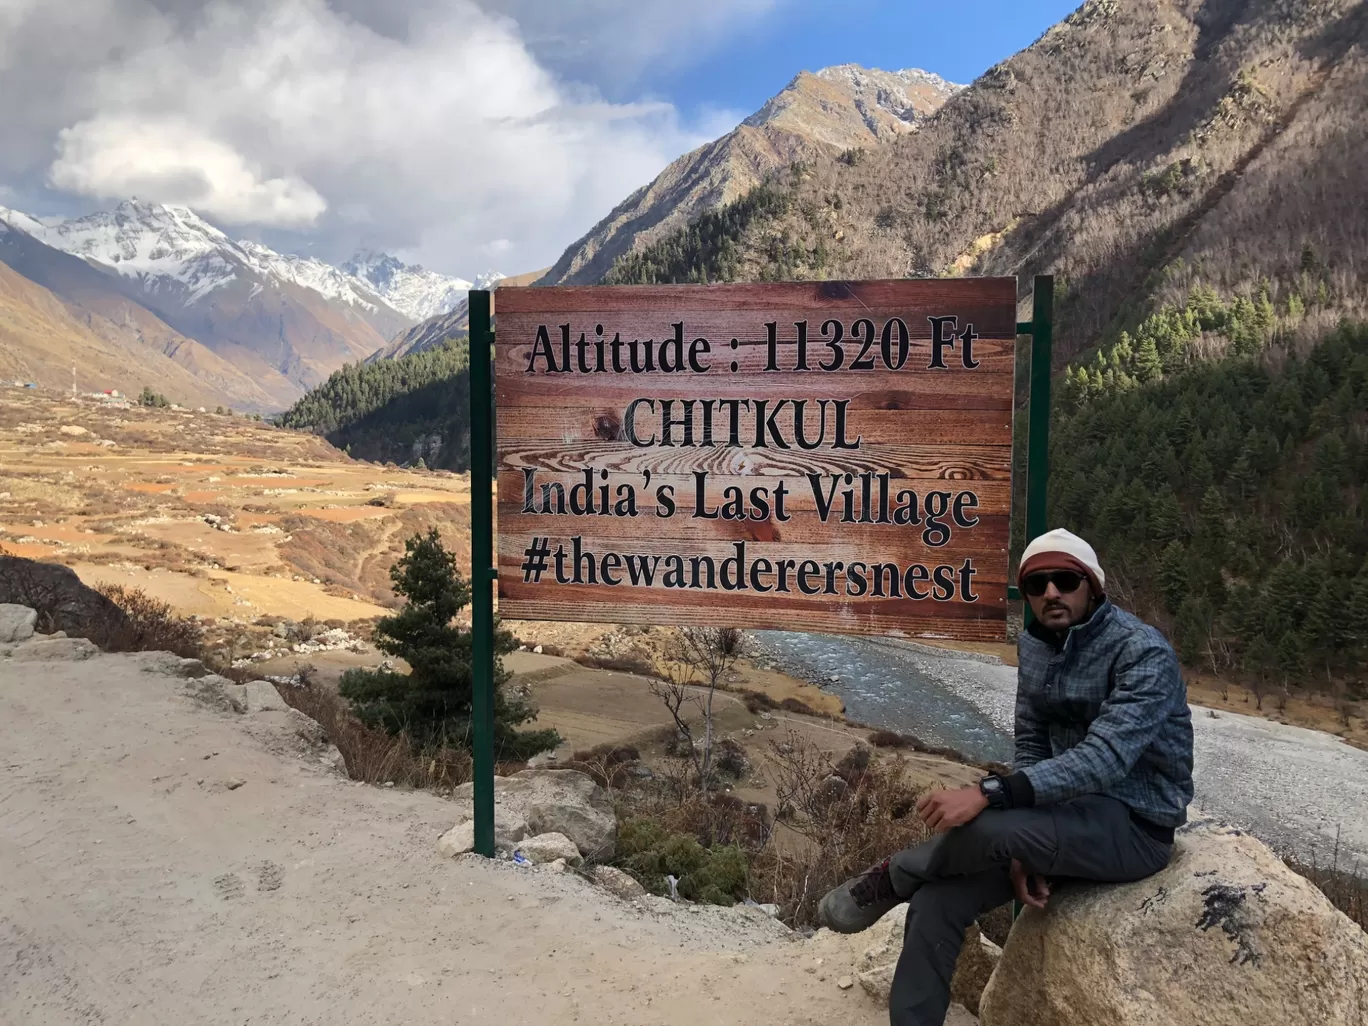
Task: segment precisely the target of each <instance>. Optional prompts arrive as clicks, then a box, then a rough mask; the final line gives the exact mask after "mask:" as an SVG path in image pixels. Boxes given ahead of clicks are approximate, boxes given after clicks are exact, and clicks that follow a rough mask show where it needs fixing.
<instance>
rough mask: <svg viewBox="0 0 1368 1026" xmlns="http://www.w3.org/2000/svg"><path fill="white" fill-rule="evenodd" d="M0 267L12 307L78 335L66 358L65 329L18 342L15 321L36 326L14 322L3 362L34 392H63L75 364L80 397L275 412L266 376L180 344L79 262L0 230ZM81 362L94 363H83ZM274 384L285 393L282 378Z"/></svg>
mask: <svg viewBox="0 0 1368 1026" xmlns="http://www.w3.org/2000/svg"><path fill="white" fill-rule="evenodd" d="M0 264H3V265H5V269H6V270H7V271H9V272H11V282H10V286H11V287H10V294H11V296H10V301H11V302H12V303H18V302H20V299H19V296H20V295H21V294H22V295H23V296H27V297H29V300H28V301H29V302H32V303H36V304H37V307H39V308H41V309H42V310H44V311H46V312H47V314H48V315H50V314H52V313H53V312H54V311H56V310H57V309H58V307H60V308H61V309H62V311H63V314H62V315H61V316H60V317H59V318H58V320H59V321H62V322H63V323H67V322H69V323H70V324H77V325H79V326H80V327H81V329H82V331H81V332H80V334H81V336H82V338H83V340H84V341H83V342H82V344H81V346H78V347H77V348H76V350H75V351H72V352H66V351H65V348H66V347H64V345H63V339H64V338H69V337H70V336H71V331H70V329H69V326H68V328H64V329H59V330H56V331H37V332H36V333H34V332H33V331H32V330H29V331H28V332H26V333H24V334H23V336H22V337H21V334H20V332H19V329H18V324H19V321H20V320H21V319H24V320H28V321H29V322H30V329H32V325H33V323H36V322H33V320H32V314H30V315H27V316H26V317H25V318H20V316H19V315H18V313H17V312H16V313H15V314H14V318H13V320H12V324H14V325H15V327H14V328H13V330H12V331H11V333H10V334H9V336H8V337H7V338H4V339H0V341H2V342H3V344H4V345H5V347H6V348H7V349H9V350H10V354H9V355H10V360H9V362H10V363H11V364H13V365H14V366H16V367H20V366H22V367H28V368H30V369H31V373H30V375H29V377H30V378H32V379H33V380H35V381H38V382H39V383H40V384H45V385H51V386H53V387H59V388H60V387H69V386H70V384H71V365H72V363H73V362H74V363H76V364H77V366H78V371H81V372H82V375H80V376H78V377H79V380H78V385H79V386H80V387H83V388H85V389H91V390H94V389H107V388H117V389H119V390H120V391H125V392H135V393H136V392H137V391H138V390H139V389H141V387H142V386H143V385H149V386H152V387H154V388H155V389H156V390H158V391H164V392H166V393H167V397H168V398H169V399H170V400H171V401H173V402H180V403H183V404H187V405H200V404H207V405H214V406H217V405H219V404H227V405H231V406H236V407H238V408H241V409H248V410H256V411H261V412H265V411H267V410H272V409H275V408H277V407H278V405H279V402H280V395H277V394H276V393H275V392H273V391H272V390H271V383H272V382H271V379H270V376H269V375H249V374H247V373H244V372H243V371H241V370H239V369H238V368H236V367H234V366H233V365H232V364H230V363H228V362H227V361H225V360H223V359H221V358H220V357H218V356H216V355H215V354H214V353H213V352H211V351H210V350H209V349H207V348H205V347H204V346H202V345H200V344H199V343H198V342H196V341H194V340H193V339H189V338H186V337H185V336H184V335H182V334H180V333H179V332H178V331H175V330H174V329H173V328H171V327H170V326H169V325H167V324H166V323H165V322H164V321H162V320H161V319H160V318H158V317H157V316H156V315H155V314H153V313H152V312H151V311H150V310H148V309H147V307H146V306H144V305H141V304H140V303H138V302H137V301H136V300H135V299H134V298H132V297H130V296H128V295H126V294H125V291H124V286H123V283H121V282H120V281H119V280H118V279H116V278H115V277H113V276H111V275H109V274H107V273H105V272H103V271H100V270H98V269H96V268H95V267H92V266H91V265H90V264H88V263H86V262H85V261H84V260H82V259H80V258H79V257H75V256H72V255H70V254H68V253H63V252H61V251H60V250H57V249H53V248H52V247H51V246H48V245H46V244H45V243H43V242H41V241H40V240H38V239H35V238H33V237H32V236H31V235H29V234H27V233H26V232H24V231H21V230H19V229H17V228H14V227H12V226H10V225H7V224H5V223H3V222H0ZM15 278H18V279H20V281H23V282H24V284H19V282H16V281H15V280H14V279H15ZM53 303H56V306H54V305H53ZM86 336H93V338H94V339H95V340H96V342H94V343H92V342H91V340H90V339H89V338H86ZM92 345H93V346H94V349H91V346H92ZM87 350H89V352H87ZM86 359H90V360H92V361H93V362H89V363H86V362H85V360H86ZM168 363H169V364H172V365H174V366H168ZM59 372H61V373H59ZM277 377H279V376H278V375H277ZM281 383H282V384H284V385H286V387H287V389H288V387H289V383H288V382H285V381H284V379H283V378H282V379H281ZM281 394H282V395H283V394H288V392H285V393H281Z"/></svg>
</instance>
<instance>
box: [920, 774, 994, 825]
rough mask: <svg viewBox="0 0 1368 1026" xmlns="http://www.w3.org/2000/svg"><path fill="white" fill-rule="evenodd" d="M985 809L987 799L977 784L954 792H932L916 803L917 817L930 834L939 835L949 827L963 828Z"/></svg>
mask: <svg viewBox="0 0 1368 1026" xmlns="http://www.w3.org/2000/svg"><path fill="white" fill-rule="evenodd" d="M986 808H988V799H987V798H985V797H983V792H982V791H980V790H979V789H978V785H977V784H970V785H969V786H968V787H960V788H957V789H955V790H954V791H932V792H931V793H930V794H927V795H923V796H922V799H921V801H919V802H917V815H918V816H920V817H921V821H922V822H923V823H925V824H926V825H927V826H928V827H930V828H931V832H932V833H936V834H940V833H944V832H945V831H947V830H949V829H950V828H951V827H957V826H963V825H964V824H965V823H968V822H969V821H970V820H971V819H973V818H974V817H975V816H977V815H978V814H979V813H980V812H982V811H983V810H984V809H986Z"/></svg>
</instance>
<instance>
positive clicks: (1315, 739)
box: [759, 632, 1368, 872]
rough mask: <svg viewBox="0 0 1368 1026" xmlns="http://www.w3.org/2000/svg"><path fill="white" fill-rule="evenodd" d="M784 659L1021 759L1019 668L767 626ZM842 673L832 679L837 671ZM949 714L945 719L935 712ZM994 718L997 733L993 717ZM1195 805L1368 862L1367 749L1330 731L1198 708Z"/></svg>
mask: <svg viewBox="0 0 1368 1026" xmlns="http://www.w3.org/2000/svg"><path fill="white" fill-rule="evenodd" d="M759 640H760V643H761V645H762V647H763V648H764V649H765V650H766V651H767V652H769V653H770V657H771V658H772V659H773V661H774V662H775V663H776V664H777V665H780V666H782V667H784V668H785V669H788V670H789V671H790V672H792V673H795V674H796V675H798V676H802V677H805V678H806V679H809V680H812V681H814V682H815V683H818V684H820V685H821V686H822V687H823V688H826V689H828V690H831V691H834V692H835V693H837V694H839V695H840V696H841V697H842V698H843V699H844V700H845V702H846V707H847V713H848V715H849V716H850V717H851V718H852V719H855V720H858V721H860V722H863V723H868V724H870V725H871V726H881V727H889V728H891V729H895V730H901V731H907V732H909V733H913V734H916V735H918V736H919V737H922V738H924V739H926V740H928V741H933V742H938V743H942V744H950V745H954V746H955V747H958V748H960V749H961V750H962V751H964V752H965V753H966V754H969V755H973V756H977V757H979V758H988V759H1000V760H1002V761H1010V758H1011V734H1012V717H1013V703H1014V700H1015V696H1016V669H1015V668H1014V667H1011V666H1003V665H1001V664H997V665H994V664H989V663H985V662H981V661H978V660H969V659H960V658H956V657H954V656H941V655H932V654H930V653H929V651H928V650H926V649H913V648H911V647H909V646H907V645H906V644H903V643H901V642H897V641H886V640H882V639H878V640H872V639H862V638H849V637H840V638H836V637H828V636H823V635H813V634H807V635H799V634H781V633H775V632H766V633H764V634H761V635H759ZM833 677H834V678H836V679H834V680H833V679H832V678H833ZM933 717H938V718H933ZM985 722H986V723H988V724H991V728H992V730H991V732H987V731H985V730H984V729H983V727H982V724H984V723H985ZM1192 725H1193V734H1194V741H1193V747H1194V752H1193V759H1194V768H1193V778H1194V783H1195V785H1196V792H1197V794H1196V798H1195V800H1194V803H1193V804H1194V806H1195V810H1200V811H1202V812H1206V813H1208V814H1210V815H1213V816H1216V817H1219V818H1220V819H1223V820H1226V821H1227V822H1230V823H1232V824H1235V825H1238V826H1242V827H1245V828H1247V829H1248V830H1249V831H1250V832H1251V833H1253V834H1254V835H1255V836H1256V837H1258V838H1260V839H1261V840H1263V841H1264V842H1265V843H1266V844H1268V845H1269V846H1270V847H1272V848H1273V849H1274V850H1275V851H1278V852H1279V853H1280V854H1284V855H1290V854H1295V855H1297V856H1299V857H1301V858H1309V857H1310V856H1311V855H1312V854H1313V853H1314V855H1315V857H1316V859H1317V861H1318V862H1319V863H1320V864H1325V863H1326V862H1327V860H1328V859H1329V858H1330V857H1331V855H1332V852H1333V851H1334V848H1335V846H1336V844H1337V843H1338V845H1339V851H1340V856H1339V862H1340V866H1341V867H1342V868H1352V866H1353V864H1354V862H1355V861H1356V860H1357V863H1358V867H1359V871H1360V872H1363V871H1365V870H1368V752H1365V751H1362V750H1361V749H1358V748H1355V747H1353V746H1352V745H1348V744H1345V743H1344V742H1343V741H1342V740H1340V739H1339V738H1337V737H1334V736H1333V735H1331V734H1325V733H1322V732H1321V731H1316V730H1307V729H1305V728H1302V727H1292V726H1287V725H1284V724H1281V723H1274V722H1272V721H1270V720H1265V719H1262V718H1260V717H1253V716H1243V715H1240V714H1238V713H1228V712H1220V713H1218V712H1216V711H1214V710H1210V709H1207V708H1205V707H1202V706H1192Z"/></svg>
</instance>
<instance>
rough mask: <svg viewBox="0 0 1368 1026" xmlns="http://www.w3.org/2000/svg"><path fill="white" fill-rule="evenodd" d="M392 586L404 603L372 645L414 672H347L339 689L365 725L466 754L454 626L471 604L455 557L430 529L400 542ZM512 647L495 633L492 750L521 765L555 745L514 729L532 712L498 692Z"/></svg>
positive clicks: (465, 641)
mask: <svg viewBox="0 0 1368 1026" xmlns="http://www.w3.org/2000/svg"><path fill="white" fill-rule="evenodd" d="M390 579H391V580H392V581H393V582H394V590H395V591H396V592H398V593H399V594H400V595H402V596H404V597H405V598H406V599H407V600H408V601H407V602H406V603H405V605H404V608H403V609H401V610H400V611H399V612H397V613H395V614H394V615H393V616H387V617H385V618H383V619H382V620H380V621H379V622H378V623H377V624H376V625H375V631H374V636H375V646H376V648H378V649H380V650H381V651H382V652H385V653H387V654H389V655H394V656H399V657H400V658H402V659H403V660H404V661H405V662H406V663H408V665H409V666H410V667H411V670H410V672H409V673H406V674H404V673H396V672H394V671H392V670H361V669H352V670H348V671H347V672H346V673H344V674H343V675H342V681H341V684H340V686H339V689H338V690H339V691H340V693H341V694H342V696H343V697H344V698H346V699H348V700H349V701H350V702H351V703H352V707H353V708H354V709H355V711H356V714H357V715H358V716H359V717H360V718H361V719H362V721H364V722H365V723H367V724H370V725H372V726H382V727H384V728H385V729H386V730H388V731H389V732H390V733H393V734H397V733H400V732H401V731H407V732H408V733H409V734H410V735H411V736H412V737H413V738H414V740H416V741H417V742H418V743H420V744H424V745H442V746H450V747H456V748H467V749H468V748H469V747H470V746H471V742H472V738H471V715H472V671H471V634H470V631H468V630H466V629H465V628H462V627H460V626H458V625H457V624H456V623H455V622H454V620H455V618H456V614H457V613H459V612H460V611H461V609H463V608H464V607H465V606H466V604H467V603H468V602H469V601H470V588H469V586H468V585H467V583H466V580H465V578H464V577H463V576H462V575H461V572H460V571H459V570H458V569H457V568H456V557H455V556H454V555H452V554H451V553H449V552H447V551H446V549H445V548H443V546H442V540H441V538H440V536H439V535H438V534H437V529H436V528H432V529H431V530H429V531H428V533H427V534H426V535H420V534H416V535H414V536H413V537H411V538H409V539H408V540H407V541H406V542H405V543H404V555H403V556H402V557H401V558H400V559H399V561H398V562H397V563H395V564H394V566H393V567H391V568H390ZM513 647H514V645H513V638H512V636H511V635H510V634H508V632H506V631H502V630H498V631H496V632H495V638H494V650H495V653H496V654H495V681H494V685H495V690H494V743H495V748H496V753H497V755H498V757H499V758H503V759H508V760H515V759H526V758H528V757H529V756H531V755H534V754H536V753H537V752H540V751H545V750H546V749H548V748H554V747H555V746H556V745H557V744H559V743H560V738H559V737H558V736H557V734H556V732H555V731H554V730H538V731H518V730H516V729H515V728H516V727H517V725H518V724H520V723H525V722H526V721H527V720H530V719H531V718H532V717H533V716H535V715H536V711H535V710H534V709H533V708H532V707H531V706H530V705H528V704H527V703H526V702H525V701H523V700H521V699H517V698H513V697H512V696H509V695H507V694H506V693H505V692H504V689H503V687H502V685H503V683H504V682H505V681H506V680H507V679H508V673H507V672H506V671H505V670H504V669H503V666H502V663H501V661H500V660H499V659H498V656H499V654H502V653H505V652H510V651H512V649H513Z"/></svg>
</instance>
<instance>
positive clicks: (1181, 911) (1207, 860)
mask: <svg viewBox="0 0 1368 1026" xmlns="http://www.w3.org/2000/svg"><path fill="white" fill-rule="evenodd" d="M980 1014H981V1016H982V1020H983V1026H1054V1024H1056V1023H1061V1022H1067V1023H1070V1024H1071V1026H1094V1024H1096V1026H1102V1024H1106V1026H1139V1024H1141V1023H1144V1024H1146V1026H1152V1024H1155V1023H1163V1024H1165V1026H1199V1024H1200V1026H1284V1024H1287V1023H1307V1024H1310V1023H1316V1024H1318V1026H1351V1024H1352V1026H1357V1024H1361V1023H1364V1022H1368V935H1365V934H1364V932H1363V931H1362V930H1360V929H1359V927H1358V926H1356V925H1355V924H1354V923H1353V922H1352V921H1351V920H1350V919H1349V918H1348V917H1347V916H1345V915H1344V914H1343V913H1342V912H1340V911H1339V910H1338V909H1336V908H1335V907H1334V906H1333V905H1331V904H1330V902H1329V900H1327V899H1326V897H1325V895H1323V894H1322V893H1321V892H1320V891H1319V890H1318V889H1317V888H1316V887H1315V886H1313V885H1312V884H1311V883H1310V882H1309V881H1307V880H1305V879H1303V878H1302V877H1300V876H1298V875H1297V874H1296V873H1293V872H1292V871H1291V870H1290V869H1288V868H1287V867H1286V866H1284V865H1283V863H1282V861H1281V860H1280V859H1279V858H1278V857H1277V856H1276V855H1274V854H1273V852H1271V851H1269V850H1268V848H1266V847H1265V846H1264V845H1263V844H1261V843H1260V842H1259V841H1257V840H1255V839H1254V838H1252V837H1250V836H1249V835H1248V834H1245V833H1244V832H1242V831H1240V830H1238V829H1234V828H1232V827H1228V826H1224V825H1222V824H1218V823H1214V822H1212V821H1210V820H1203V821H1199V822H1197V823H1193V824H1190V825H1189V826H1187V827H1185V828H1183V829H1182V830H1180V831H1179V833H1178V836H1177V840H1176V843H1175V845H1174V853H1173V858H1172V860H1171V861H1170V863H1169V865H1168V867H1167V868H1166V869H1164V870H1162V871H1161V872H1159V873H1158V874H1156V875H1154V876H1152V877H1150V878H1148V879H1146V880H1141V881H1139V882H1138V883H1132V884H1120V885H1116V884H1114V885H1092V884H1089V885H1082V884H1072V885H1067V886H1064V887H1061V888H1059V889H1058V890H1056V891H1055V893H1054V894H1053V895H1052V896H1051V898H1050V904H1049V907H1048V908H1047V909H1046V910H1044V911H1039V910H1036V909H1029V908H1028V909H1027V910H1026V911H1025V912H1024V913H1023V914H1022V915H1021V916H1020V917H1019V918H1018V919H1017V921H1016V923H1015V924H1014V925H1013V927H1012V933H1011V936H1010V937H1009V938H1008V940H1007V946H1006V949H1005V950H1004V952H1003V955H1002V960H1001V961H1000V962H999V963H998V967H997V970H996V972H994V974H993V977H992V980H991V981H990V982H989V984H988V988H987V990H986V991H984V994H983V1000H982V1002H981V1005H980Z"/></svg>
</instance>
